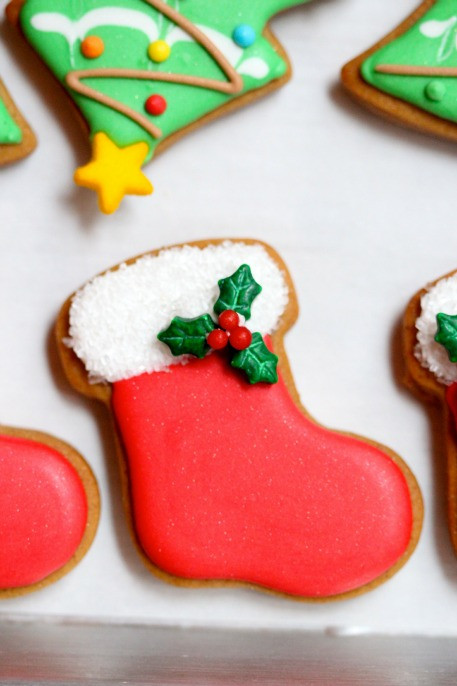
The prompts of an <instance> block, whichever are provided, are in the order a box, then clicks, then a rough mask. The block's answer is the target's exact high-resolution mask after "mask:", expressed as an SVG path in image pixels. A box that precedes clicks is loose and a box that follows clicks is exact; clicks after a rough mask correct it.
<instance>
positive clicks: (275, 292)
mask: <svg viewBox="0 0 457 686" xmlns="http://www.w3.org/2000/svg"><path fill="white" fill-rule="evenodd" d="M242 264H248V265H249V266H250V267H251V270H252V275H253V277H254V279H255V280H256V281H257V282H258V283H259V284H260V285H261V286H262V292H261V293H260V295H258V296H257V298H256V299H255V300H254V303H253V305H252V310H251V311H252V316H251V319H250V320H249V323H248V326H249V329H250V330H251V331H253V332H254V331H258V332H260V333H261V334H262V335H265V334H269V333H272V332H273V331H274V330H275V329H276V328H277V327H278V324H279V320H280V318H281V315H282V314H283V312H284V310H285V308H286V305H287V302H288V298H289V294H288V288H287V284H286V281H285V277H284V274H283V273H282V272H281V270H280V269H279V267H278V265H277V264H276V262H275V261H274V260H273V259H272V258H271V257H270V255H269V254H268V253H267V251H266V250H265V249H264V248H263V247H262V246H261V245H259V244H254V245H247V244H245V243H231V242H229V241H226V242H224V243H222V244H219V245H208V246H205V247H204V248H198V247H195V246H183V247H178V248H168V249H165V250H162V252H160V253H159V254H158V255H156V256H152V255H146V256H144V257H141V258H139V259H138V260H137V261H136V262H135V263H134V264H132V265H129V266H127V265H126V264H123V265H122V266H121V267H120V269H118V270H117V271H112V272H107V273H106V274H103V275H102V276H97V277H95V278H94V279H93V280H92V281H90V282H89V283H87V284H86V285H85V286H84V287H83V288H82V289H81V290H79V291H78V292H77V293H76V294H75V296H74V297H73V301H72V304H71V308H70V337H69V339H68V340H67V341H66V342H67V344H68V345H69V347H71V348H73V350H74V351H75V353H76V355H77V356H78V357H79V359H80V360H82V362H83V363H84V365H85V367H86V370H87V372H88V375H89V379H90V380H91V381H92V382H94V383H96V382H98V381H101V380H106V381H110V382H114V381H120V380H121V379H128V378H131V377H132V376H137V375H138V374H142V373H144V372H155V371H162V370H164V369H166V368H167V367H169V366H170V365H173V364H180V363H181V364H182V363H183V362H185V361H186V359H183V358H181V357H180V358H176V357H173V355H172V354H171V352H170V350H169V348H168V346H166V345H165V344H164V343H161V342H160V341H158V340H157V334H158V333H159V332H160V331H162V330H163V329H165V328H166V327H167V326H168V325H169V324H170V322H171V320H172V319H173V317H176V316H179V317H198V316H199V315H201V314H205V313H209V314H211V315H212V316H214V317H215V315H214V312H213V306H214V303H215V302H216V300H217V298H218V295H219V288H218V285H217V282H218V280H219V279H222V278H224V277H227V276H230V275H231V274H233V273H234V272H235V271H236V270H237V269H238V267H240V266H241V265H242Z"/></svg>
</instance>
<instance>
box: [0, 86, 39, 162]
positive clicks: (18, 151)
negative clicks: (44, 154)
mask: <svg viewBox="0 0 457 686" xmlns="http://www.w3.org/2000/svg"><path fill="white" fill-rule="evenodd" d="M35 146H36V139H35V136H34V134H33V131H32V130H31V128H30V127H29V125H28V124H27V122H26V121H25V119H24V117H23V116H22V115H21V113H20V112H19V110H18V109H17V107H16V105H15V104H14V102H13V100H12V99H11V96H10V94H9V93H8V91H7V90H6V88H5V85H4V83H3V82H2V81H1V80H0V166H1V165H3V164H9V163H10V162H16V161H17V160H21V159H22V158H23V157H27V155H29V154H30V153H31V152H32V150H34V148H35Z"/></svg>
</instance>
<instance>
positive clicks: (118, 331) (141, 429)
mask: <svg viewBox="0 0 457 686" xmlns="http://www.w3.org/2000/svg"><path fill="white" fill-rule="evenodd" d="M296 317H297V302H296V298H295V293H294V288H293V284H292V281H291V279H290V276H289V274H288V272H287V268H286V266H285V264H284V263H283V262H282V261H281V259H280V257H279V256H278V255H277V253H275V252H274V251H273V250H272V249H271V248H270V247H269V246H266V245H265V244H263V243H259V242H256V241H250V240H246V241H238V240H237V241H204V242H198V243H192V244H185V245H181V246H174V247H171V248H165V249H164V250H161V251H155V252H152V253H148V254H146V255H143V256H141V257H138V258H135V259H132V260H129V261H128V262H127V263H124V264H121V265H119V266H118V267H115V268H113V269H111V270H109V271H107V272H105V273H103V274H101V275H99V276H97V277H95V278H94V279H92V280H91V281H89V282H88V283H87V284H86V285H84V286H83V287H82V288H81V289H80V290H78V291H77V292H76V293H75V294H73V295H72V296H71V297H70V298H69V299H68V300H67V302H66V303H65V304H64V306H63V308H62V310H61V313H60V316H59V318H58V322H57V329H56V333H57V342H58V346H59V352H60V357H61V361H62V364H63V367H64V370H65V373H66V375H67V377H68V379H69V381H70V383H71V384H72V386H73V387H74V388H75V389H76V390H77V391H78V392H80V393H83V394H85V395H87V396H89V397H91V398H94V399H97V400H100V401H102V402H103V403H104V404H105V405H106V407H107V408H108V411H109V413H110V414H111V415H112V417H113V419H114V421H113V422H112V426H113V427H116V431H117V433H118V441H117V442H116V443H117V445H118V448H119V457H120V464H121V473H122V476H123V481H124V496H125V497H124V502H125V503H126V508H127V515H128V519H129V522H130V526H131V530H132V534H133V537H134V540H135V542H136V545H137V548H138V551H139V553H140V555H141V556H142V558H143V560H144V562H145V563H146V564H147V566H148V567H149V569H150V570H151V571H152V572H154V573H155V574H158V575H159V576H161V577H162V578H164V579H165V580H168V581H171V582H173V583H176V584H181V585H186V586H194V585H201V584H202V583H213V584H215V583H223V584H227V583H243V584H248V585H252V586H256V587H261V588H266V589H270V590H273V591H275V592H278V593H282V594H287V595H288V596H290V597H294V598H297V599H300V598H302V599H336V598H343V597H348V596H351V595H354V594H358V593H361V592H363V591H366V590H369V589H371V588H373V587H374V586H376V585H378V584H379V583H381V582H382V581H384V580H386V579H387V578H388V577H390V576H391V575H392V574H394V573H395V572H396V571H397V570H398V569H399V568H400V567H401V566H402V565H403V564H404V563H405V562H406V560H407V559H408V558H409V556H410V555H411V554H412V552H413V550H414V548H415V546H416V543H417V540H418V537H419V533H420V528H421V520H422V501H421V496H420V492H419V489H418V486H417V483H416V481H415V479H414V477H413V475H412V474H411V472H410V470H409V469H408V467H407V466H406V465H405V463H404V462H403V461H402V460H401V459H400V458H399V457H398V455H396V454H395V453H393V452H392V451H391V450H389V449H388V448H385V447H384V446H381V445H379V444H377V443H375V442H373V441H370V440H368V439H363V438H360V437H358V436H356V435H352V434H342V433H337V432H334V431H331V430H329V429H326V428H324V427H322V426H321V425H319V424H317V423H316V422H315V421H314V420H313V419H312V418H311V417H310V416H309V415H308V414H307V412H306V410H305V409H304V408H303V406H302V405H301V404H300V400H299V397H298V393H297V390H296V388H295V386H294V382H293V379H292V376H291V373H290V369H289V365H288V362H287V358H286V354H285V351H284V345H283V336H284V334H285V333H286V331H287V330H288V329H289V328H290V327H291V326H292V324H293V323H294V321H295V319H296ZM309 340H311V339H309ZM309 340H308V343H309ZM304 349H309V346H308V344H306V343H304Z"/></svg>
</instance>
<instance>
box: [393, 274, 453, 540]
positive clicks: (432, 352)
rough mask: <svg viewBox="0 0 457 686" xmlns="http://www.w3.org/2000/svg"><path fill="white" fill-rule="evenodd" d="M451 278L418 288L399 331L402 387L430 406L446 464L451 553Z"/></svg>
mask: <svg viewBox="0 0 457 686" xmlns="http://www.w3.org/2000/svg"><path fill="white" fill-rule="evenodd" d="M456 315H457V272H453V273H451V274H448V275H446V276H443V277H442V278H441V279H438V280H437V281H434V282H433V283H431V284H429V285H428V286H426V288H423V289H422V290H421V291H419V292H418V293H416V295H415V296H414V297H413V299H412V300H411V302H410V304H409V306H408V309H407V310H406V314H405V318H404V327H403V347H404V355H405V362H406V377H405V382H406V384H407V385H408V386H409V387H410V388H411V389H412V390H413V391H414V392H415V393H416V394H418V395H419V397H420V398H421V399H425V400H426V401H428V402H432V403H435V404H436V405H437V406H438V407H439V409H440V414H441V417H442V426H441V427H440V435H441V436H442V439H443V442H444V448H445V452H446V460H447V476H448V483H447V502H448V521H449V531H450V535H451V539H452V543H453V546H454V548H455V550H456V552H457V433H456V431H457V364H456V362H457V354H456V353H457V325H456V322H457V316H456Z"/></svg>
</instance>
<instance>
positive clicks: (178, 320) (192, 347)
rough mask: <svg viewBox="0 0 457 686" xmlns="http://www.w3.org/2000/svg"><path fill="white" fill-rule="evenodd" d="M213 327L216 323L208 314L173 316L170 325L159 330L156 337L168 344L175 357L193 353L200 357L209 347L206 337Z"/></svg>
mask: <svg viewBox="0 0 457 686" xmlns="http://www.w3.org/2000/svg"><path fill="white" fill-rule="evenodd" d="M215 328H216V325H215V323H214V322H213V320H212V319H211V317H210V315H209V314H203V315H201V317H196V318H195V319H184V318H183V317H175V318H174V319H173V320H172V321H171V324H170V326H169V327H168V328H167V329H165V330H164V331H161V332H160V333H159V334H158V336H157V338H158V339H159V341H162V343H166V345H168V347H169V348H170V350H171V353H172V355H174V356H175V357H177V356H178V355H195V357H199V358H200V359H201V358H203V357H205V355H206V354H207V353H208V351H209V349H210V348H209V345H208V344H207V342H206V337H207V336H208V334H209V333H211V331H213V329H215Z"/></svg>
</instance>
